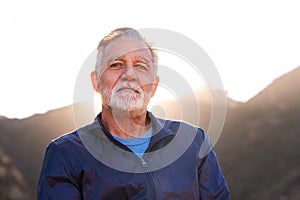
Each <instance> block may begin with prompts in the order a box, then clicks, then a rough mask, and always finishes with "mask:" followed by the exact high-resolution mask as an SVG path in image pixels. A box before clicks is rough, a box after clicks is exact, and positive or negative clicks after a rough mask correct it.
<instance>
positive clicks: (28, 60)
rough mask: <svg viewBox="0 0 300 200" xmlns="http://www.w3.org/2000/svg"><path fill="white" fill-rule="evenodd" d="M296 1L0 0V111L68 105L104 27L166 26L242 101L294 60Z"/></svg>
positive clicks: (299, 46)
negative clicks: (195, 48) (198, 51)
mask: <svg viewBox="0 0 300 200" xmlns="http://www.w3.org/2000/svg"><path fill="white" fill-rule="evenodd" d="M299 5H300V4H299V3H298V2H297V0H295V1H291V0H286V1H282V0H280V1H279V0H251V1H250V0H249V1H242V0H228V1H222V0H219V1H217V0H211V1H199V0H197V1H196V0H195V1H167V0H165V1H160V0H152V1H141V0H130V1H112V0H110V1H105V2H104V1H99V0H98V1H74V0H73V1H71V0H70V1H69V0H64V1H62V0H52V1H41V0H27V1H21V0H10V1H1V2H0V27H1V31H0V55H1V57H0V91H1V93H0V95H1V96H0V97H1V101H0V115H5V116H7V117H11V118H14V117H15V118H22V117H27V116H30V115H32V114H34V113H43V112H46V111H47V110H50V109H55V108H59V107H62V106H66V105H69V104H71V103H72V102H73V91H74V84H75V80H76V77H77V74H78V72H79V70H80V68H81V65H82V63H83V62H84V61H85V59H86V58H87V57H88V55H89V54H90V53H91V52H92V51H93V50H94V49H95V47H96V46H97V44H98V42H99V40H100V39H102V37H103V36H104V35H106V34H107V33H108V32H109V31H111V30H113V29H115V28H118V27H123V26H129V27H133V28H137V29H139V28H164V29H169V30H172V31H176V32H178V33H181V34H183V35H185V36H187V37H189V38H190V39H192V40H194V41H195V42H197V43H198V44H199V45H200V46H201V47H202V48H203V49H204V50H205V51H206V52H207V54H208V55H209V56H210V58H211V59H212V60H213V62H214V64H215V66H216V67H217V69H218V71H219V74H220V76H221V78H222V81H223V85H224V88H225V90H226V91H228V94H229V96H230V97H231V98H233V99H235V100H238V101H247V100H249V99H250V98H251V97H253V96H254V95H255V94H257V93H258V92H259V91H260V90H262V89H263V88H265V87H266V86H267V85H268V84H270V83H271V82H272V81H273V80H274V79H275V78H278V77H279V76H281V75H282V74H284V73H286V72H289V71H291V70H292V69H294V68H296V67H297V66H299V65H300V54H299V52H300V37H299V35H300V26H299V24H300V12H299Z"/></svg>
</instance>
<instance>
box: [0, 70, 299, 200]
mask: <svg viewBox="0 0 300 200" xmlns="http://www.w3.org/2000/svg"><path fill="white" fill-rule="evenodd" d="M197 94H198V93H197ZM191 101H192V100H191V97H190V96H188V95H187V96H186V97H184V98H182V102H184V106H183V107H182V108H183V109H185V110H188V111H193V110H194V109H195V108H194V107H193V106H190V105H193V104H191ZM298 102H300V68H297V69H295V70H294V71H292V72H290V73H287V74H285V75H283V76H282V77H280V78H278V79H276V80H275V81H274V82H273V83H272V84H270V85H269V86H268V87H267V88H266V89H265V90H263V91H261V92H260V93H259V94H258V95H257V96H256V97H254V98H253V99H251V100H250V101H248V102H247V103H238V102H235V101H233V100H230V99H228V100H227V115H226V121H225V125H224V129H223V132H222V135H221V137H220V139H219V140H218V143H217V145H216V151H217V154H218V157H219V160H220V164H221V166H222V168H223V171H224V174H225V176H226V179H227V181H228V183H229V186H230V189H231V193H232V199H233V200H234V199H238V200H239V199H243V200H248V199H249V200H250V199H251V200H252V199H257V200H260V199H261V200H268V199H270V200H271V199H272V200H273V199H288V200H290V199H292V200H293V199H300V190H299V188H300V169H299V166H300V159H299V158H300V140H299V139H298V137H297V136H298V135H299V133H300V123H299V119H300V118H299V116H300V105H299V103H298ZM162 107H163V108H164V109H165V110H164V111H162V110H161V109H160V114H161V115H162V116H166V117H169V118H175V119H176V118H180V119H182V116H180V110H178V109H177V107H178V106H177V104H176V102H162ZM174 107H176V109H174ZM199 107H200V110H201V116H200V119H201V120H200V125H201V126H202V127H204V129H206V128H207V126H208V123H209V119H210V117H211V115H210V112H211V111H210V109H211V106H210V102H209V101H207V97H201V98H200V103H199ZM82 109H83V110H84V111H86V110H87V108H85V107H82ZM157 109H158V111H159V108H157ZM90 118H92V117H90ZM183 120H186V121H190V120H192V119H189V116H188V115H185V118H183ZM79 121H80V120H79ZM83 121H84V120H81V121H80V122H83ZM76 124H77V122H76ZM79 125H81V123H80V124H78V126H79ZM74 129H75V123H74V121H73V112H72V107H71V106H68V107H64V108H61V109H57V110H53V111H49V112H47V113H45V114H40V115H34V116H32V117H30V118H26V119H22V120H16V119H7V118H5V117H0V136H1V138H2V139H1V140H0V148H1V149H3V150H5V153H6V154H7V155H8V156H9V157H10V158H11V159H12V162H13V163H14V165H15V166H16V167H17V168H18V170H19V171H20V172H21V174H22V175H23V176H24V178H25V180H26V182H27V183H28V185H29V187H30V188H31V189H30V190H31V191H32V193H34V192H35V190H36V185H37V179H38V175H39V172H40V167H41V163H42V158H43V155H44V151H45V148H46V146H47V144H48V143H49V142H50V141H51V139H54V138H56V137H58V136H59V135H61V134H64V133H67V132H70V131H72V130H74ZM0 185H1V183H0ZM29 199H33V197H31V198H29Z"/></svg>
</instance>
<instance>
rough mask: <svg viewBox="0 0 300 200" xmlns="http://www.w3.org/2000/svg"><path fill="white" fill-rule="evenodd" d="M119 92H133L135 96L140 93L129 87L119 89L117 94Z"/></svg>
mask: <svg viewBox="0 0 300 200" xmlns="http://www.w3.org/2000/svg"><path fill="white" fill-rule="evenodd" d="M119 91H131V92H132V91H133V92H135V93H137V94H140V91H139V90H137V89H134V88H131V87H123V88H120V89H119V90H118V92H119Z"/></svg>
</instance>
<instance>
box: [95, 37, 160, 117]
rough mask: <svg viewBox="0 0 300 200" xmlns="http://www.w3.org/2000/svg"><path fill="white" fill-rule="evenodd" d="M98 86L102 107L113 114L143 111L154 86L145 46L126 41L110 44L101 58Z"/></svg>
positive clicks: (150, 59) (155, 81) (136, 41)
mask: <svg viewBox="0 0 300 200" xmlns="http://www.w3.org/2000/svg"><path fill="white" fill-rule="evenodd" d="M99 84H100V85H99V89H100V94H101V96H102V104H103V105H104V106H107V107H110V108H111V109H113V110H114V111H117V112H133V113H135V114H137V115H138V114H140V113H141V112H144V111H145V110H146V108H147V105H148V103H149V101H150V98H151V96H153V95H154V92H155V89H156V86H157V84H158V78H157V77H156V70H155V69H154V66H153V63H152V54H151V51H150V50H149V48H148V47H147V46H146V45H145V43H144V42H143V41H140V40H134V39H128V38H122V39H117V40H115V41H113V42H111V43H110V44H109V45H108V46H107V48H106V49H105V52H104V55H103V59H102V63H101V67H100V82H99Z"/></svg>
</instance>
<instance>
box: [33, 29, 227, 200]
mask: <svg viewBox="0 0 300 200" xmlns="http://www.w3.org/2000/svg"><path fill="white" fill-rule="evenodd" d="M97 50H98V54H97V61H96V66H95V71H93V72H92V73H91V80H92V83H93V87H94V90H95V91H96V92H98V93H99V94H100V95H101V97H102V111H101V113H99V115H98V116H97V117H96V118H95V120H94V122H93V123H91V124H89V125H86V126H84V127H82V128H80V129H78V130H76V131H74V132H72V133H69V134H66V135H64V136H61V137H60V138H58V139H56V140H54V141H52V142H51V143H50V144H49V145H48V147H47V150H46V154H45V158H44V162H43V167H42V171H41V175H40V179H39V186H38V199H40V200H44V199H45V200H46V199H58V200H60V199H203V200H210V199H229V190H228V186H227V184H226V181H225V178H224V176H223V174H222V172H221V169H220V166H219V164H218V161H217V158H216V155H215V152H214V150H213V148H212V146H211V143H210V141H209V138H208V136H207V135H206V134H205V133H204V131H203V130H202V129H200V128H198V127H195V126H192V125H190V124H187V123H184V122H179V121H171V120H164V119H158V118H156V117H155V116H154V115H153V114H152V113H151V112H149V111H147V105H148V104H149V101H150V98H151V97H152V96H153V95H154V94H155V91H156V88H157V86H158V83H159V77H158V76H157V65H158V64H157V54H156V51H155V49H153V48H152V47H151V45H150V44H148V43H147V41H146V40H145V39H144V38H142V36H141V35H140V34H139V32H138V31H136V30H134V29H132V28H119V29H116V30H114V31H112V32H110V33H109V34H108V35H107V36H106V37H104V38H103V39H102V41H101V42H100V43H99V45H98V49H97Z"/></svg>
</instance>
